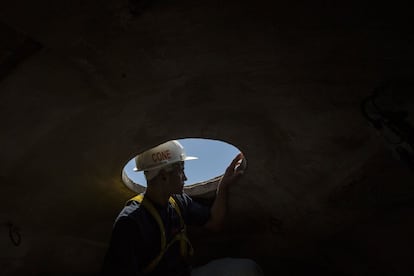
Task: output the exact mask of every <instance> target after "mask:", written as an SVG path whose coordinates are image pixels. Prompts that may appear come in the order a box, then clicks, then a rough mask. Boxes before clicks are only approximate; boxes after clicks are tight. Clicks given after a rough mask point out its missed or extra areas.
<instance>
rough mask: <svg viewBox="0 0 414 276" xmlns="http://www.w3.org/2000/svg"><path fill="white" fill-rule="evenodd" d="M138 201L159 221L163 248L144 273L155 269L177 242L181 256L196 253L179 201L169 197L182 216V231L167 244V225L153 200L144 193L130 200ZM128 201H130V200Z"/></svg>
mask: <svg viewBox="0 0 414 276" xmlns="http://www.w3.org/2000/svg"><path fill="white" fill-rule="evenodd" d="M132 200H133V201H137V202H138V203H140V204H141V205H142V206H144V208H145V209H147V211H148V212H149V213H150V214H151V215H152V217H153V218H154V219H155V221H156V222H157V223H158V226H159V228H160V233H161V249H160V253H159V254H158V255H157V256H156V257H155V258H154V259H153V260H152V261H151V262H149V264H148V265H147V266H146V267H145V268H144V270H143V272H144V273H149V272H151V271H153V270H154V269H155V267H156V266H157V265H158V263H159V262H160V261H161V259H162V257H163V256H164V254H165V253H166V252H167V250H168V249H169V248H170V247H171V245H173V244H174V243H175V242H179V243H180V253H181V256H183V257H187V256H192V255H193V253H194V250H193V247H192V245H191V243H190V241H189V239H188V237H187V227H186V225H185V223H184V219H183V217H182V215H181V210H180V207H179V206H178V204H177V202H176V201H175V199H174V198H173V197H170V198H169V200H168V201H169V203H170V204H171V206H172V207H173V208H174V210H175V211H176V212H177V214H178V217H179V218H180V227H181V231H180V232H178V233H177V234H175V236H174V237H173V238H172V239H171V241H170V242H169V243H168V244H167V238H166V235H165V227H164V224H163V222H162V220H161V217H160V215H159V213H158V211H157V209H155V207H154V205H153V204H152V203H151V201H149V200H146V199H145V197H144V195H143V194H139V195H137V196H135V197H133V198H131V199H130V200H129V201H132ZM129 201H128V202H129Z"/></svg>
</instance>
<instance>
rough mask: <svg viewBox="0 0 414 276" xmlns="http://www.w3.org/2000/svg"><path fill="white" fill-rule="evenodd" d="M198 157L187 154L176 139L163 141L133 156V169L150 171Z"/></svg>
mask: <svg viewBox="0 0 414 276" xmlns="http://www.w3.org/2000/svg"><path fill="white" fill-rule="evenodd" d="M194 159H198V158H197V157H193V156H187V155H186V154H185V151H184V148H183V146H182V145H181V144H180V143H179V142H178V141H176V140H173V141H168V142H165V143H164V144H161V145H158V146H156V147H155V148H152V149H149V150H147V151H145V152H143V153H141V154H139V155H137V157H135V165H136V167H135V168H134V171H136V172H139V171H151V170H157V169H160V168H162V167H165V166H168V165H171V164H174V163H177V162H180V161H187V160H194Z"/></svg>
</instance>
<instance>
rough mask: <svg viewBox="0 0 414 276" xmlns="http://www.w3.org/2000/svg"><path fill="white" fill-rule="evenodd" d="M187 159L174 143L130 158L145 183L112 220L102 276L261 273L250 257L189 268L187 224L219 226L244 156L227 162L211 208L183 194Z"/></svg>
mask: <svg viewBox="0 0 414 276" xmlns="http://www.w3.org/2000/svg"><path fill="white" fill-rule="evenodd" d="M195 159H197V157H191V156H187V155H186V153H185V151H184V148H183V146H182V145H181V144H180V143H179V142H178V141H175V140H174V141H168V142H166V143H163V144H161V145H159V146H157V147H155V148H152V149H150V150H148V151H145V152H144V153H142V154H140V155H138V156H137V157H136V158H135V163H136V168H135V169H134V170H135V171H143V172H144V174H145V178H146V180H147V188H146V191H145V193H144V194H139V195H138V196H136V197H134V198H132V199H131V200H129V201H128V202H127V204H126V205H125V207H124V208H123V209H122V211H121V212H120V214H119V216H118V217H117V219H116V221H115V224H114V227H113V232H112V237H111V241H110V244H109V248H108V252H107V254H106V257H105V261H104V265H103V270H102V274H103V275H105V276H107V275H111V276H112V275H120V276H121V275H128V276H129V275H131V276H138V275H171V276H176V275H177V276H178V275H180V276H190V275H191V276H203V275H215V276H220V275H223V276H225V275H240V276H243V275H246V276H247V275H249V276H256V275H262V272H261V269H260V267H259V266H258V265H257V264H256V263H255V262H254V261H252V260H250V259H238V258H224V259H218V260H213V261H211V262H210V263H207V264H206V265H204V266H201V267H196V268H193V267H192V266H191V263H190V257H191V256H192V253H193V248H192V246H191V242H190V241H189V239H188V237H187V234H186V232H187V228H186V226H187V225H198V226H204V227H205V228H207V229H210V230H212V231H219V230H220V229H221V228H222V227H223V223H224V220H225V216H226V209H227V197H228V190H229V188H230V186H231V185H233V184H234V183H236V182H237V181H238V179H239V178H240V176H241V175H242V174H243V170H236V167H239V166H240V162H241V161H243V159H244V157H243V155H242V154H241V153H240V154H238V155H237V156H236V157H235V158H234V160H233V161H232V162H231V164H230V165H229V167H228V168H227V169H226V171H225V173H224V175H223V176H222V178H221V181H220V183H219V185H218V188H217V193H216V197H215V200H214V202H213V204H212V205H211V208H209V207H207V206H204V205H202V204H200V203H198V202H196V201H195V200H193V199H192V198H191V197H190V196H188V195H186V194H185V193H184V192H183V187H184V181H186V180H187V177H186V175H185V172H184V161H188V160H195Z"/></svg>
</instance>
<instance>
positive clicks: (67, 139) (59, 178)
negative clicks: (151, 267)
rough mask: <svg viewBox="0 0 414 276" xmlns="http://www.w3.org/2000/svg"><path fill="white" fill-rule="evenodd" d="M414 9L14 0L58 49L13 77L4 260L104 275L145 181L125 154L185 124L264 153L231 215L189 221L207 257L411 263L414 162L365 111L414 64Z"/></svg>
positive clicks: (253, 156)
mask: <svg viewBox="0 0 414 276" xmlns="http://www.w3.org/2000/svg"><path fill="white" fill-rule="evenodd" d="M407 13H408V12H407V9H404V7H403V6H398V5H395V6H393V7H390V6H384V7H382V6H378V3H376V5H375V6H372V5H368V4H361V3H353V2H347V3H346V4H334V3H325V2H322V3H312V4H302V3H298V2H297V1H296V2H289V4H286V3H284V4H283V3H278V2H276V3H275V2H274V1H258V2H250V3H244V2H239V1H226V2H223V1H155V2H151V4H150V5H149V6H148V7H147V8H146V9H145V10H144V11H143V13H142V14H140V15H139V16H135V17H133V16H131V15H130V13H129V11H128V5H127V2H126V1H121V2H119V1H109V0H108V1H78V2H76V3H74V2H71V3H70V4H69V3H66V4H65V3H62V2H60V3H55V2H53V1H46V0H44V1H37V2H36V3H32V2H29V1H15V2H10V3H7V4H5V7H4V9H3V10H2V11H1V12H0V15H1V17H0V18H1V19H2V20H3V21H4V22H5V24H7V25H8V26H9V27H10V28H11V29H13V30H15V32H16V33H19V34H20V35H21V36H22V37H30V38H32V39H34V40H35V41H37V42H39V43H40V44H41V45H43V48H42V49H41V50H39V51H37V52H35V53H33V54H32V55H31V56H30V57H26V58H25V59H24V60H21V61H18V62H16V66H15V67H13V68H10V70H9V71H7V72H8V73H7V75H6V76H5V77H3V79H2V80H1V82H0V106H1V108H0V123H1V125H2V126H3V128H2V133H1V136H0V141H1V145H2V146H1V155H0V164H1V166H0V180H1V185H0V189H1V193H0V194H1V200H0V246H1V250H0V254H1V255H0V269H1V270H0V271H1V273H0V274H2V275H20V274H25V275H27V274H30V275H95V274H96V273H97V272H98V271H99V267H100V265H101V262H102V258H103V255H104V253H105V250H106V246H107V242H108V239H109V236H110V232H111V227H112V223H113V220H114V218H115V217H116V215H117V213H118V212H119V211H120V209H121V208H122V205H123V203H124V202H125V200H126V199H128V198H129V197H131V196H132V195H133V193H132V192H131V191H129V190H128V189H127V188H126V187H125V186H124V184H123V183H122V180H121V171H122V168H123V166H124V164H125V163H126V162H127V161H128V160H130V159H131V158H132V157H133V156H134V155H135V154H136V153H138V152H140V151H142V150H144V149H147V148H149V147H151V146H153V145H156V144H159V143H161V142H164V141H166V140H170V139H177V138H187V137H204V138H210V139H219V140H223V141H227V142H230V143H231V144H233V145H235V146H237V147H238V148H239V149H241V150H242V151H243V152H244V153H245V155H246V157H247V159H248V162H249V169H248V172H247V173H246V175H245V177H244V178H243V179H242V181H241V182H240V183H239V185H238V186H236V187H233V188H232V190H231V197H230V200H231V201H230V206H231V210H230V218H229V220H228V223H227V228H226V230H225V231H224V232H223V233H221V234H214V235H212V234H210V233H206V232H204V231H203V230H200V229H191V230H192V238H193V240H194V244H195V245H196V254H197V255H196V256H197V257H196V260H195V261H196V263H203V262H206V261H207V260H209V259H211V258H214V257H220V256H244V257H251V258H254V259H255V260H257V261H258V262H259V263H260V264H261V265H262V266H263V268H264V270H265V272H266V274H267V275H273V274H276V273H278V274H281V275H302V274H305V273H306V274H307V275H308V274H312V272H316V273H318V274H326V275H332V274H334V273H335V274H343V275H367V274H372V273H377V274H383V275H408V274H410V273H409V272H412V268H411V267H410V259H411V257H412V251H410V248H412V245H413V238H412V236H411V235H410V233H412V230H413V228H414V226H413V223H412V219H411V218H412V210H413V209H412V208H413V205H412V202H413V201H412V199H413V196H412V195H413V192H414V191H413V189H414V186H413V185H412V181H413V177H412V172H410V171H409V170H408V169H406V168H404V166H403V165H402V164H401V163H400V162H398V161H397V160H395V159H394V158H393V156H392V154H391V152H390V151H389V150H388V149H387V147H386V143H385V142H384V140H383V138H382V137H381V136H380V135H378V134H377V133H376V132H375V130H374V129H373V128H371V126H370V124H369V123H368V122H367V121H366V120H365V119H364V118H363V116H362V115H361V110H360V104H361V101H362V100H363V99H364V98H365V97H367V96H368V95H370V94H371V92H372V89H373V88H374V87H377V86H378V85H380V84H381V83H382V82H383V81H387V80H395V79H411V78H412V74H413V70H412V68H413V67H412V65H413V53H412V51H411V49H412V46H413V45H412V43H413V40H412V38H413V37H412V31H411V29H410V28H409V26H410V24H408V23H409V22H410V18H409V16H408V14H407ZM5 38H6V40H5V41H9V40H12V39H16V38H11V37H10V36H8V37H7V36H6V37H5ZM19 43H20V42H19V41H17V42H16V44H15V45H20V44H19ZM14 47H17V46H14ZM4 49H6V47H5V46H4V47H3V48H2V50H3V52H6V50H7V49H6V50H4ZM2 64H3V65H4V63H2ZM10 223H11V224H12V225H13V226H10ZM10 230H11V232H10ZM10 233H11V234H12V237H13V238H12V239H11V238H10ZM18 237H21V241H20V243H19V244H18V246H16V245H14V244H13V242H12V240H14V241H15V242H16V240H18Z"/></svg>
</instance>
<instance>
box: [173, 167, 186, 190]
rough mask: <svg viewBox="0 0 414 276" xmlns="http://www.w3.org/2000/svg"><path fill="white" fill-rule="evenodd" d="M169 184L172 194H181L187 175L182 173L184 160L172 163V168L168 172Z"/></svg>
mask: <svg viewBox="0 0 414 276" xmlns="http://www.w3.org/2000/svg"><path fill="white" fill-rule="evenodd" d="M169 180H170V181H169V185H170V187H171V192H172V193H173V194H181V193H182V192H183V188H184V182H185V181H186V180H187V176H186V175H185V173H184V162H179V163H176V164H174V165H173V169H172V171H171V172H169Z"/></svg>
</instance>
